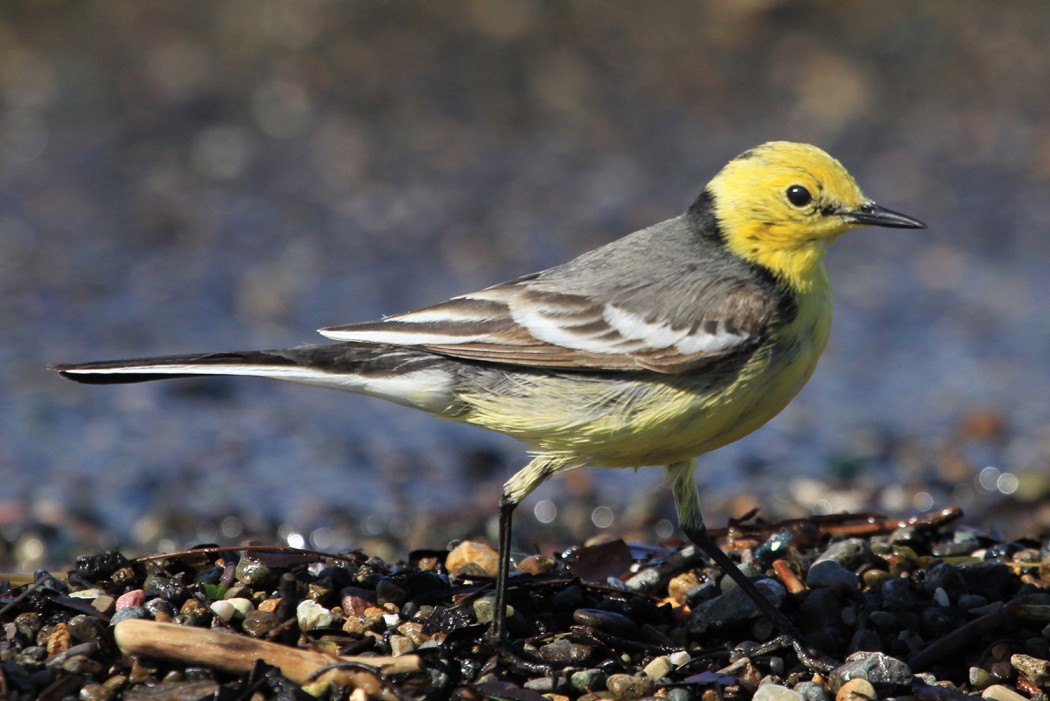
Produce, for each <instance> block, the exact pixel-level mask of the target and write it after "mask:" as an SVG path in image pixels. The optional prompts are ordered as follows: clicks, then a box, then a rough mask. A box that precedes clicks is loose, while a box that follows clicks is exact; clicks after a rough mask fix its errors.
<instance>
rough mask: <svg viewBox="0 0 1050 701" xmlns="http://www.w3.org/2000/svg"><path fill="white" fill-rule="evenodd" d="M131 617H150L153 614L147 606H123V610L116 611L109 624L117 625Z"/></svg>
mask: <svg viewBox="0 0 1050 701" xmlns="http://www.w3.org/2000/svg"><path fill="white" fill-rule="evenodd" d="M129 618H146V619H149V618H151V616H150V613H149V609H147V608H146V607H145V606H128V607H127V608H122V609H121V610H119V611H117V612H116V613H114V614H113V617H112V618H110V619H109V624H110V625H111V626H115V625H117V624H118V623H120V622H121V621H125V620H127V619H129Z"/></svg>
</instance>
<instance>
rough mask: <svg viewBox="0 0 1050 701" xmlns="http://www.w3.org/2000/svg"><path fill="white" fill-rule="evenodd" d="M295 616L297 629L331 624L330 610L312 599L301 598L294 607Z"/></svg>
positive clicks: (305, 629)
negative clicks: (297, 623) (297, 624)
mask: <svg viewBox="0 0 1050 701" xmlns="http://www.w3.org/2000/svg"><path fill="white" fill-rule="evenodd" d="M295 617H296V619H297V620H298V621H299V629H300V630H303V631H308V630H317V629H318V628H327V627H328V626H330V625H332V620H333V619H332V612H331V611H329V610H328V609H326V608H325V607H324V606H321V605H320V604H319V603H317V602H316V601H314V600H313V599H303V600H302V601H300V602H299V605H298V606H296V607H295Z"/></svg>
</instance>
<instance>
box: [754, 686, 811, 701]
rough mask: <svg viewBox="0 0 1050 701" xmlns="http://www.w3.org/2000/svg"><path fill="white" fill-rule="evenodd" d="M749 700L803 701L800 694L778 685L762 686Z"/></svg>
mask: <svg viewBox="0 0 1050 701" xmlns="http://www.w3.org/2000/svg"><path fill="white" fill-rule="evenodd" d="M751 698H752V699H753V701H805V699H803V698H802V694H800V693H798V692H797V691H795V690H793V689H789V688H787V687H786V686H781V685H780V684H762V685H761V686H759V687H758V689H757V690H756V691H755V694H754V696H752V697H751Z"/></svg>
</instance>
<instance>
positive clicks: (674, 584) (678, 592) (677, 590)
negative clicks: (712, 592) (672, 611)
mask: <svg viewBox="0 0 1050 701" xmlns="http://www.w3.org/2000/svg"><path fill="white" fill-rule="evenodd" d="M698 586H700V578H699V577H697V576H696V572H691V571H690V572H682V573H681V574H679V575H676V576H675V577H673V578H672V579H671V581H670V582H668V583H667V595H668V596H669V597H671V600H672V601H674V602H675V604H676V605H678V606H681V605H683V604H684V603H685V602H686V599H688V598H689V597H688V594H689V590H690V589H693V588H694V587H698Z"/></svg>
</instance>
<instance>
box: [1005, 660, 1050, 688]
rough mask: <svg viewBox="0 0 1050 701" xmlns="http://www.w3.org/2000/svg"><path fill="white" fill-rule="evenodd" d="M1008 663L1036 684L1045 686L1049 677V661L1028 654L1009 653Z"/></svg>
mask: <svg viewBox="0 0 1050 701" xmlns="http://www.w3.org/2000/svg"><path fill="white" fill-rule="evenodd" d="M1010 664H1011V665H1013V668H1014V669H1016V670H1017V671H1018V672H1020V673H1021V674H1022V675H1024V676H1025V677H1027V678H1028V680H1029V681H1030V682H1032V683H1033V684H1035V685H1036V686H1046V685H1047V680H1048V679H1050V662H1048V661H1047V660H1041V659H1039V658H1038V657H1032V656H1030V655H1011V656H1010Z"/></svg>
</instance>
